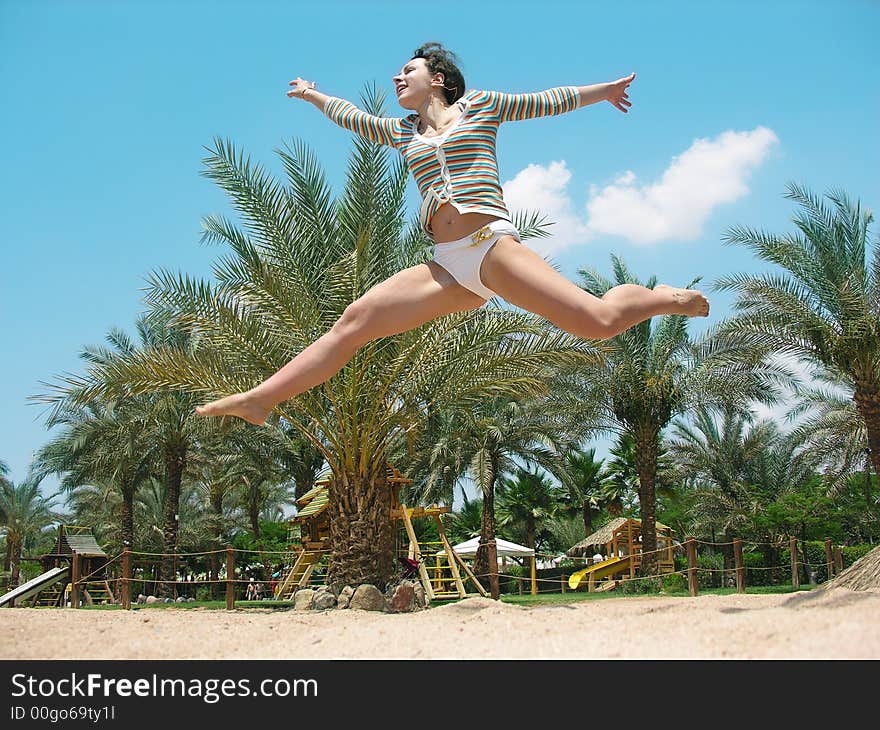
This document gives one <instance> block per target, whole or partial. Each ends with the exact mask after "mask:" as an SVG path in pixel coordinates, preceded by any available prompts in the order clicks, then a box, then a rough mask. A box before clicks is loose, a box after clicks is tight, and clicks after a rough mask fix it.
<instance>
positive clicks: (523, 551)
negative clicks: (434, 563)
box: [437, 537, 535, 558]
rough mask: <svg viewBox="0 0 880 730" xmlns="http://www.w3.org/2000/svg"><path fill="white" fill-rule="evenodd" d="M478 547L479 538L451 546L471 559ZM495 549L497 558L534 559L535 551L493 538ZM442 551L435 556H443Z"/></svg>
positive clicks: (464, 556) (462, 555)
mask: <svg viewBox="0 0 880 730" xmlns="http://www.w3.org/2000/svg"><path fill="white" fill-rule="evenodd" d="M479 546H480V538H479V537H472V538H471V539H470V540H465V541H464V542H460V543H458V545H453V546H452V549H453V550H454V551H455V552H457V553H458V554H459V555H461V557H463V558H473V557H474V556H475V555H476V554H477V548H478V547H479ZM495 547H496V549H497V550H498V557H499V558H529V557H534V555H535V551H534V550H532V549H531V548H527V547H525V546H524V545H517V544H516V543H515V542H508V541H507V540H502V539H501V538H500V537H496V538H495ZM445 554H446V553H445V552H444V551H443V550H439V551H437V555H445Z"/></svg>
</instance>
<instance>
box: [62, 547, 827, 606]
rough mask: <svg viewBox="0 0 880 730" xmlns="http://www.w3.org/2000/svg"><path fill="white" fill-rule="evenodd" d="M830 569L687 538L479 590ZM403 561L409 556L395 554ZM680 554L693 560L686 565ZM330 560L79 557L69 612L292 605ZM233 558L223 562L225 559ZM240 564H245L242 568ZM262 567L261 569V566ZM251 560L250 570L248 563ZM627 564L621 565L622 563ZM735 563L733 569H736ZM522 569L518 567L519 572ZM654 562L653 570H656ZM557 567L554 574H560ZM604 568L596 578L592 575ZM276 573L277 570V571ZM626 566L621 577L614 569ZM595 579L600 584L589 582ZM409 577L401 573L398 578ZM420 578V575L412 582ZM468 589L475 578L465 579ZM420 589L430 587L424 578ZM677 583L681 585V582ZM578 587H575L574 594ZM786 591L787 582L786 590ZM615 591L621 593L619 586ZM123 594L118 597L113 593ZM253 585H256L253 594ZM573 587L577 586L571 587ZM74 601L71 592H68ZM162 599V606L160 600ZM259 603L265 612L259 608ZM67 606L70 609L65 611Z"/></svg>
mask: <svg viewBox="0 0 880 730" xmlns="http://www.w3.org/2000/svg"><path fill="white" fill-rule="evenodd" d="M824 542H825V545H824V548H825V560H824V561H821V562H815V555H816V549H817V548H816V546H815V544H813V547H811V548H810V549H811V551H812V555H813V560H810V559H808V555H807V546H806V544H804V543H803V542H800V543H799V541H798V540H797V539H796V538H793V537H789V539H788V541H787V544H786V541H785V540H778V541H776V542H772V543H770V542H758V541H751V540H740V539H736V538H735V539H733V540H730V541H723V542H714V541H707V540H701V539H697V538H693V537H688V538H686V539H685V540H684V542H675V543H673V544H671V545H670V544H666V545H663V546H662V547H658V548H656V549H652V550H649V551H643V550H641V544H640V541H639V542H634V543H630V546H631V547H632V548H633V551H632V554H631V555H630V554H623V552H624V551H625V550H624V548H625V549H626V551H628V549H629V547H627V546H626V543H621V550H620V552H619V554H618V555H611V556H608V557H607V558H605V560H603V561H602V562H601V563H600V562H596V563H594V561H593V559H592V558H590V557H589V556H587V555H586V554H584V555H580V556H578V555H575V556H567V555H566V556H561V555H559V554H550V553H542V552H536V553H535V555H534V559H535V560H541V561H542V562H544V563H545V565H546V564H547V563H550V564H551V567H549V568H548V567H544V568H541V569H540V570H541V571H543V573H544V574H543V575H538V574H537V572H538V571H537V570H536V569H535V567H534V566H532V574H531V575H527V574H526V571H527V563H526V561H527V559H528V558H523V560H522V571H523V572H522V573H518V572H516V571H513V572H511V571H508V570H506V568H505V567H504V566H503V565H502V566H500V568H499V569H498V570H496V571H495V572H493V573H490V574H488V575H486V574H483V575H480V576H478V577H477V579H479V580H480V581H481V582H482V581H483V580H484V579H489V580H490V582H493V581H497V583H495V582H493V585H495V586H496V589H497V587H498V586H499V585H500V584H501V583H502V582H503V583H504V585H505V591H506V592H510V589H511V588H513V589H514V590H516V586H518V590H519V593H520V594H522V593H523V592H524V586H525V583H526V581H528V582H529V583H530V584H531V588H530V593H532V594H533V595H534V594H539V593H541V594H548V593H565V592H566V591H567V590H583V586H586V587H587V589H588V590H589V591H594V590H603V591H604V590H608V589H611V588H612V587H613V588H618V587H621V586H622V587H623V590H624V592H626V591H627V588H626V587H627V586H639V585H640V584H642V583H645V582H651V583H652V584H658V583H659V584H660V585H661V586H662V587H664V588H665V587H666V586H667V585H668V586H670V590H673V591H675V590H681V588H680V586H681V580H682V579H684V580H685V581H686V583H687V589H688V592H689V594H690V595H691V596H696V595H697V594H698V592H699V589H700V587H701V586H702V587H703V588H706V587H713V586H716V587H724V584H725V582H726V581H729V583H728V585H729V587H733V586H734V584H735V587H736V590H737V592H740V593H744V592H745V590H746V578H747V576H748V575H752V576H753V578H755V579H756V580H758V578H756V576H760V575H766V574H767V571H771V572H773V576H772V577H769V580H770V583H764V582H762V581H765V580H768V579H760V580H758V584H759V585H770V584H772V583H776V582H779V576H780V575H785V574H786V573H787V572H788V571H790V576H791V582H790V584H791V585H792V586H793V587H794V588H795V589H798V588H800V581H801V576H802V574H803V575H804V576H805V577H806V578H807V579H808V580H809V581H810V583H815V582H817V580H818V578H819V576H820V575H821V576H823V580H827V579H830V578H832V577H834V576H835V575H836V574H838V573H840V572H841V571H842V570H843V567H844V566H843V557H842V550H841V548H840V547H839V546H834V545H832V544H831V540H828V539H826V540H825V541H824ZM443 544H444V543H443V542H442V541H425V542H420V543H419V545H420V547H425V548H428V547H429V545H430V546H437V547H441V546H442V545H443ZM697 546H703V547H711V548H713V549H714V548H728V547H730V548H732V554H733V555H732V558H731V553H730V552H728V551H725V552H724V562H725V565H724V566H721V567H719V566H718V565H717V564H716V565H711V564H710V565H706V564H705V562H706V560H710V559H711V560H720V559H721V556H720V555H718V554H714V557H712V555H713V554H712V553H711V551H710V552H709V554H706V553H705V552H704V555H703V564H698V562H697V560H698V559H697ZM767 546H770V547H772V548H774V549H775V550H777V551H779V552H780V553H783V555H784V551H786V550H787V551H788V556H787V557H786V559H787V558H790V563H787V564H777V565H754V564H751V563H753V562H755V560H756V559H758V558H759V557H760V556H761V554H760V553H755V552H753V549H754V548H760V547H767ZM744 549H745V550H748V551H749V554H750V555H751V556H752V558H751V559H750V564H748V565H746V564H745V563H744V560H743V553H744ZM396 552H397V553H399V554H403V553H404V552H405V551H404V550H398V551H396ZM682 553H684V554H685V555H684V556H683V555H682ZM328 554H329V550H326V549H325V550H314V549H311V550H295V549H288V550H248V549H238V548H232V547H226V548H224V549H215V550H205V551H199V552H182V553H156V552H149V551H142V550H137V551H135V550H124V551H123V552H121V553H119V554H118V555H116V556H114V557H112V558H111V559H109V560H107V561H106V562H104V563H103V564H101V565H99V566H97V567H95V565H94V563H84V562H83V561H84V560H94V558H93V557H92V556H79V555H77V554H73V555H72V556H71V571H70V578H69V584H68V588H69V591H70V593H69V596H70V600H69V605H70V606H72V607H76V608H79V607H80V606H81V605H83V602H84V600H85V602H87V603H93V602H94V599H95V596H102V595H104V594H105V593H106V595H107V600H105V601H104V602H105V603H114V604H120V605H121V606H122V607H123V608H127V609H130V608H131V606H132V593H133V591H134V590H136V589H137V588H138V587H140V590H139V592H138V594H137V595H138V597H140V596H143V595H144V593H147V592H149V593H150V595H153V594H156V596H154V598H155V600H157V601H162V600H164V601H166V602H167V601H169V600H176V601H181V600H184V601H192V600H195V598H194V597H198V596H199V594H200V593H202V591H199V590H198V589H199V588H202V589H203V591H204V590H205V589H207V593H206V594H203V595H205V596H207V597H209V598H210V597H213V598H214V599H217V598H220V597H221V596H222V591H218V588H219V587H220V586H224V585H225V587H226V590H225V597H226V608H227V609H228V610H234V608H235V603H236V601H237V600H238V601H242V600H245V601H250V600H251V598H252V597H253V598H256V597H257V595H259V596H260V597H261V598H262V599H263V600H265V599H267V598H268V599H275V600H287V601H289V600H291V599H292V597H293V595H294V594H295V592H296V591H297V590H299V589H302V588H305V587H312V586H315V585H319V584H323V583H324V582H325V580H326V561H325V558H326V556H327V555H328ZM763 555H764V559H766V551H763ZM224 556H225V560H224V559H223V558H224ZM651 556H655V557H659V558H666V559H665V560H664V559H661V560H659V561H657V562H656V563H654V566H655V570H656V571H657V572H655V573H652V574H646V575H645V574H639V571H640V570H641V568H642V567H643V566H644V561H645V559H646V558H649V557H651ZM206 557H213V558H214V559H213V560H212V561H211V562H210V564H209V565H208V566H207V567H206V566H205V564H204V561H201V562H199V561H197V562H196V565H197V570H193V569H192V565H191V563H190V562H189V560H188V559H192V558H196V559H204V558H206ZM236 558H238V564H236ZM254 558H256V562H254ZM682 560H686V567H682V564H681V561H682ZM249 561H250V562H249ZM421 561H422V565H423V566H424V568H425V569H426V571H427V576H428V578H427V579H428V580H429V582H430V583H431V584H432V585H433V586H434V587H435V589H436V587H437V586H448V585H452V584H453V583H454V581H455V579H456V577H455V576H452V575H449V573H451V572H452V566H450V565H448V564H447V561H448V556H446V555H445V553H443V554H440V555H438V554H437V551H435V550H434V549H433V547H431V548H430V549H426V550H425V551H423V552H421ZM615 561H616V563H619V566H618V565H616V564H615ZM728 561H729V562H728ZM168 562H170V563H171V570H172V574H171V575H170V576H169V575H168V572H167V571H168V567H167V563H168ZM518 562H519V561H518V560H516V559H514V565H516V564H517V563H518ZM652 562H653V561H652ZM554 563H555V565H554ZM83 565H88V567H89V568H92V569H91V570H90V572H88V573H86V574H85V575H81V568H82V567H83ZM593 565H596V566H597V568H596V570H595V571H592V570H591V568H592V566H593ZM270 566H271V567H270ZM616 567H619V570H614V568H616ZM555 571H558V573H557V574H556V575H547V573H548V572H555ZM576 573H581V574H582V575H581V576H578V579H577V580H574V581H572V582H571V583H570V579H571V577H572V575H573V574H576ZM593 573H596V575H597V577H595V578H593V577H591V576H592V575H593ZM404 575H407V574H406V573H402V574H401V576H400V577H403V576H404ZM408 575H409V577H413V578H414V579H416V580H419V578H417V577H415V575H413V574H412V573H409V574H408ZM719 575H720V576H722V577H721V579H720V580H721V583H720V584H717V580H718V579H717V578H715V577H714V576H719ZM700 576H703V577H704V578H707V580H708V583H704V582H703V581H702V580H701V578H700ZM461 579H462V580H464V582H467V581H468V580H469V578H466V577H464V576H463V575H462V577H461ZM421 580H423V581H424V580H425V578H424V572H423V577H422V578H421ZM675 581H678V583H676V582H675ZM569 583H570V585H569ZM786 583H787V581H786ZM612 584H613V585H612ZM111 586H114V587H115V590H112V589H111ZM249 586H254V590H253V592H252V591H251V589H250V588H248V587H249ZM570 586H575V588H571V587H570ZM62 594H63V596H64V597H65V598H66V595H67V593H66V590H65V591H63V592H62ZM157 596H158V597H157ZM255 603H259V600H256V601H255ZM60 604H61V605H65V601H64V600H62V601H61V602H60Z"/></svg>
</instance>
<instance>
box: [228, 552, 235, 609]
mask: <svg viewBox="0 0 880 730" xmlns="http://www.w3.org/2000/svg"><path fill="white" fill-rule="evenodd" d="M234 581H235V551H234V550H233V549H232V546H231V545H227V546H226V610H227V611H234V610H235V582H234Z"/></svg>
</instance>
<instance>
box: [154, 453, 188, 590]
mask: <svg viewBox="0 0 880 730" xmlns="http://www.w3.org/2000/svg"><path fill="white" fill-rule="evenodd" d="M185 467H186V452H185V451H184V452H183V453H178V454H173V455H171V456H170V457H169V459H168V461H167V462H166V464H165V474H166V476H167V482H166V488H165V529H164V530H163V534H162V552H163V553H164V554H165V556H164V557H163V558H162V566H161V573H160V575H159V580H160V581H166V580H168V581H171V580H174V579H175V572H176V571H175V567H176V565H175V563H176V562H177V535H178V532H179V530H180V520H179V514H180V485H181V483H182V482H183V470H184V468H185ZM159 591H160V595H168V594H169V593H171V592H172V591H171V586H170V585H169V584H168V583H160V584H159Z"/></svg>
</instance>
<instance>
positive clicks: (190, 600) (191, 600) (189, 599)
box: [186, 596, 196, 603]
mask: <svg viewBox="0 0 880 730" xmlns="http://www.w3.org/2000/svg"><path fill="white" fill-rule="evenodd" d="M186 602H187V603H195V602H196V599H195V598H193V597H192V596H190V597H189V598H187V599H186Z"/></svg>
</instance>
